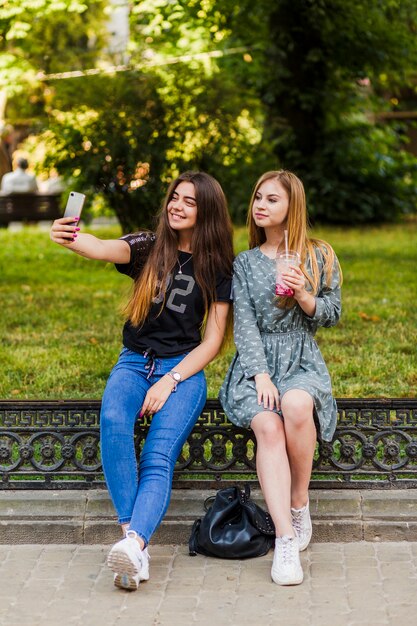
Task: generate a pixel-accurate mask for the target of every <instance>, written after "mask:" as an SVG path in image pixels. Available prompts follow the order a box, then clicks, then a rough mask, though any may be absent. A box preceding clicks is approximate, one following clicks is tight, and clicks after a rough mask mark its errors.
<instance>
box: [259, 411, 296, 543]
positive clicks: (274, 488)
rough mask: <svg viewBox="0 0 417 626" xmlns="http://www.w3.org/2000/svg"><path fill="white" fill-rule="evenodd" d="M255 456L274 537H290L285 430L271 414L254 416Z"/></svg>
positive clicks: (289, 481)
mask: <svg viewBox="0 0 417 626" xmlns="http://www.w3.org/2000/svg"><path fill="white" fill-rule="evenodd" d="M251 428H252V430H253V432H254V433H255V437H256V443H257V452H256V469H257V473H258V478H259V483H260V485H261V489H262V493H263V495H264V498H265V502H266V505H267V507H268V511H269V513H270V514H271V517H272V519H273V521H274V524H275V529H276V535H277V537H280V536H283V535H288V536H289V537H293V536H294V529H293V527H292V523H291V511H290V506H291V474H290V465H289V461H288V456H287V450H286V442H285V429H284V425H283V422H282V420H281V418H280V417H279V416H278V415H277V414H276V413H272V412H271V411H263V412H262V413H258V414H257V415H256V416H255V417H254V418H253V420H252V423H251Z"/></svg>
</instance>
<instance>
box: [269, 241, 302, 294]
mask: <svg viewBox="0 0 417 626" xmlns="http://www.w3.org/2000/svg"><path fill="white" fill-rule="evenodd" d="M276 262H277V278H276V285H275V295H276V296H293V295H294V291H293V290H292V289H290V287H287V285H286V284H285V283H284V281H283V279H282V272H286V271H287V270H288V268H289V267H290V266H291V265H295V266H296V267H299V265H300V255H299V254H298V252H295V251H294V250H288V252H281V253H280V254H278V256H277V259H276Z"/></svg>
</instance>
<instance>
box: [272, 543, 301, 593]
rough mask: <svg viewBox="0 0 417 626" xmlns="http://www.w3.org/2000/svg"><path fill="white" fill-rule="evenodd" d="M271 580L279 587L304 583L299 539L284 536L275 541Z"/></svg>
mask: <svg viewBox="0 0 417 626" xmlns="http://www.w3.org/2000/svg"><path fill="white" fill-rule="evenodd" d="M271 578H272V580H273V581H274V583H277V585H299V584H300V583H302V582H303V579H304V574H303V568H302V567H301V563H300V542H299V540H298V537H288V535H284V536H283V537H277V538H276V539H275V552H274V560H273V562H272V569H271Z"/></svg>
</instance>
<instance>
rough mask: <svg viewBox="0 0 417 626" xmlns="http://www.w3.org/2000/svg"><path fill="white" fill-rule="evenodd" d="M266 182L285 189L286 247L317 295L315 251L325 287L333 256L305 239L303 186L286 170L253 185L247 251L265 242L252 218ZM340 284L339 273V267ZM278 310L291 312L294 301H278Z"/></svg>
mask: <svg viewBox="0 0 417 626" xmlns="http://www.w3.org/2000/svg"><path fill="white" fill-rule="evenodd" d="M266 180H277V181H278V182H279V183H281V185H282V186H283V187H284V189H285V191H286V192H287V195H288V214H287V224H286V229H287V230H288V247H289V249H290V250H296V251H297V252H298V253H299V255H300V259H301V266H300V269H301V271H302V272H303V274H304V276H305V277H306V279H307V281H308V283H309V284H310V286H311V291H312V293H313V294H314V295H316V294H317V293H318V291H319V287H320V272H319V268H318V264H317V257H316V254H315V248H319V249H320V251H321V253H322V255H323V259H324V272H325V280H326V285H327V286H330V282H331V278H332V271H333V265H334V260H335V258H336V257H335V253H334V251H333V248H332V247H331V246H330V244H328V243H327V242H326V241H323V240H322V239H310V238H309V237H308V220H307V204H306V196H305V191H304V185H303V183H302V182H301V180H300V179H299V178H298V177H297V176H296V175H295V174H293V173H292V172H289V171H288V170H277V171H275V170H274V171H271V172H265V174H263V175H262V176H261V177H260V178H259V180H258V181H257V182H256V184H255V187H254V189H253V193H252V197H251V200H250V205H249V211H248V218H247V226H248V230H249V247H250V248H251V249H252V248H256V246H260V245H262V244H263V243H264V242H265V241H266V235H265V229H264V228H262V226H257V225H256V223H255V220H254V218H253V214H252V207H253V203H254V201H255V196H256V193H257V191H258V189H259V187H260V186H261V185H262V183H264V182H265V181H266ZM308 259H309V260H310V266H311V274H310V273H308V272H307V270H306V262H307V260H308ZM338 269H339V273H340V280H341V281H342V270H341V268H340V265H338ZM277 303H278V306H279V308H291V307H293V306H294V305H295V303H296V302H295V300H294V298H290V297H283V298H281V297H280V298H278V300H277Z"/></svg>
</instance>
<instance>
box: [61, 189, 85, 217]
mask: <svg viewBox="0 0 417 626" xmlns="http://www.w3.org/2000/svg"><path fill="white" fill-rule="evenodd" d="M84 202H85V195H84V194H83V193H78V192H77V191H70V194H69V196H68V200H67V206H66V207H65V213H64V217H81V211H82V210H83V206H84Z"/></svg>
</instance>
